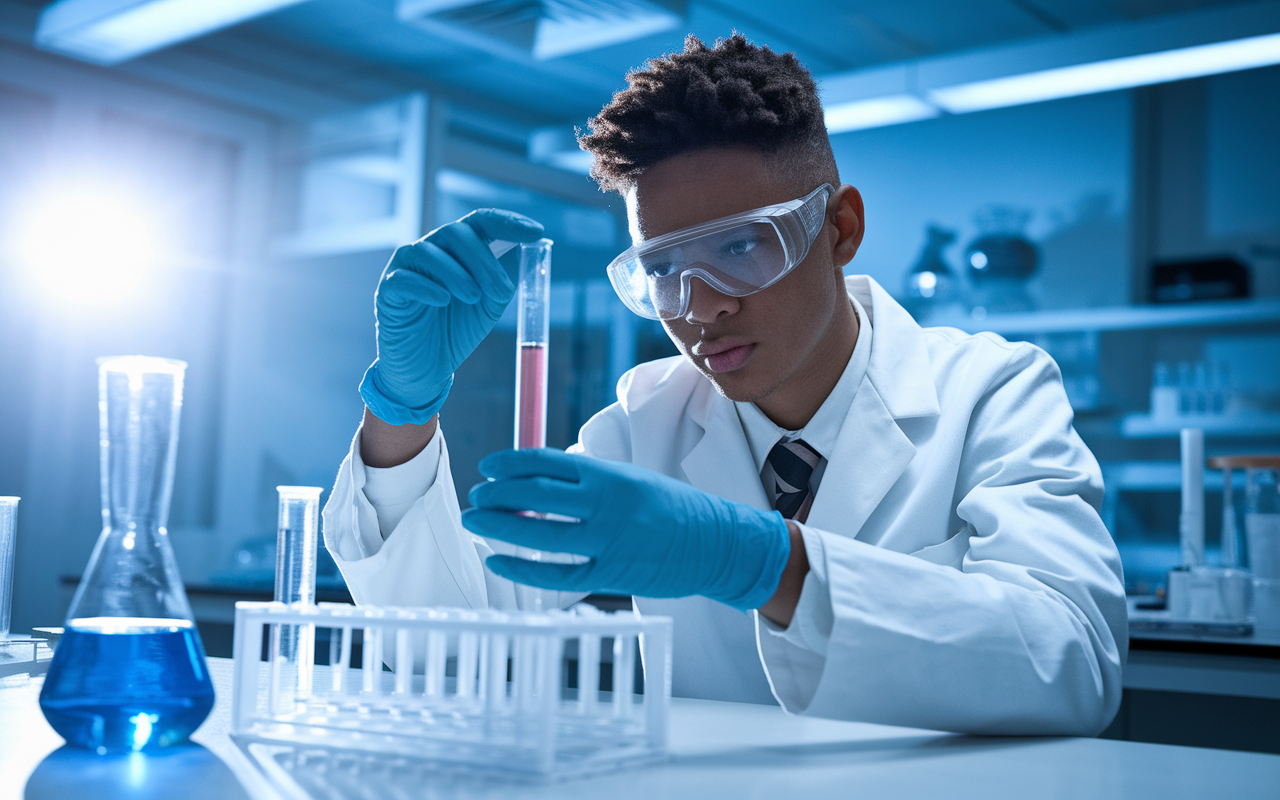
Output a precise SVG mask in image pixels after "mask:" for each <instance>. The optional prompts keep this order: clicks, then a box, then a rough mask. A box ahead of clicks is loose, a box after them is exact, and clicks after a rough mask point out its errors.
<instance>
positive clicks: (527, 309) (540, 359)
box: [515, 239, 552, 449]
mask: <svg viewBox="0 0 1280 800" xmlns="http://www.w3.org/2000/svg"><path fill="white" fill-rule="evenodd" d="M551 244H552V242H551V240H550V239H539V240H538V241H536V242H531V243H528V244H522V245H520V280H519V289H518V292H519V293H518V295H517V298H516V304H517V309H516V310H517V314H518V316H517V317H516V429H515V439H516V449H521V448H526V447H546V446H547V344H548V338H549V334H550V330H551V313H550V300H551Z"/></svg>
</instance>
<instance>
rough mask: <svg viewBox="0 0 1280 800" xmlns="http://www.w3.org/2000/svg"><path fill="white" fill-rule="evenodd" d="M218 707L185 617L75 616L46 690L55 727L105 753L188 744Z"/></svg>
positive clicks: (45, 707)
mask: <svg viewBox="0 0 1280 800" xmlns="http://www.w3.org/2000/svg"><path fill="white" fill-rule="evenodd" d="M212 708H213V684H212V683H211V682H210V680H209V671H208V668H207V666H206V664H205V656H204V647H203V646H202V645H201V643H200V636H199V634H198V633H197V632H196V629H195V626H194V625H193V624H192V623H191V622H190V621H189V620H185V619H147V618H132V617H97V618H90V619H75V620H71V621H70V623H68V625H67V631H66V633H65V634H63V636H62V639H61V640H60V641H59V642H58V646H57V649H56V650H55V651H54V657H53V663H52V664H50V665H49V674H48V676H47V677H46V678H45V681H44V688H43V689H42V690H41V692H40V709H41V710H42V711H43V712H44V716H45V719H47V720H48V721H49V724H50V725H52V726H53V729H54V730H55V731H57V732H58V733H59V735H61V736H62V738H64V739H66V740H67V742H68V743H70V744H74V745H79V746H81V747H87V748H90V749H92V750H97V751H98V752H100V753H104V752H120V751H131V750H150V749H153V748H157V747H165V746H168V745H173V744H178V743H180V742H183V741H185V740H186V739H187V738H188V737H189V736H191V734H192V733H194V732H195V729H196V728H198V727H199V726H200V723H201V722H203V721H204V718H205V717H206V716H208V715H209V711H210V709H212Z"/></svg>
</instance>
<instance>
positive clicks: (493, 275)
mask: <svg viewBox="0 0 1280 800" xmlns="http://www.w3.org/2000/svg"><path fill="white" fill-rule="evenodd" d="M541 236H542V225H540V224H538V223H537V222H534V221H533V220H531V219H529V218H528V217H526V216H523V215H521V214H516V213H515V212H512V211H502V210H499V209H495V208H486V209H481V210H479V211H473V212H471V213H470V214H468V215H466V216H465V217H463V218H462V219H460V220H458V221H457V222H451V223H449V224H448V225H444V226H442V227H440V228H436V229H435V230H434V231H432V232H431V233H428V234H427V235H426V236H424V237H422V239H420V240H418V241H417V242H414V243H413V244H411V245H405V246H403V247H400V248H397V250H396V252H395V254H394V255H392V256H391V261H390V262H388V263H387V266H386V269H384V270H383V271H382V279H381V281H379V283H378V290H377V294H376V295H375V296H374V311H375V314H376V317H377V327H378V358H377V360H375V361H374V362H373V365H372V366H370V367H369V369H368V370H367V371H366V372H365V374H364V380H363V381H362V382H361V383H360V395H361V397H363V398H364V402H365V405H366V406H368V407H369V410H370V411H372V412H373V414H374V416H376V417H378V419H381V420H382V421H384V422H388V423H390V424H392V425H406V424H409V423H416V424H422V423H425V422H427V421H428V420H430V419H431V417H433V416H435V414H436V412H437V411H439V410H440V407H441V406H442V405H444V400H445V398H446V397H448V396H449V388H450V387H451V386H452V385H453V371H454V370H456V369H457V368H458V365H460V364H461V363H462V362H463V361H465V360H466V358H467V356H469V355H471V352H472V351H473V350H475V349H476V346H477V345H479V344H480V342H481V340H483V339H484V337H485V336H487V335H488V333H489V331H490V330H492V329H493V325H494V323H496V322H497V321H498V318H499V317H501V316H502V312H503V310H504V309H505V308H506V307H507V304H508V303H510V302H511V298H512V297H513V296H514V295H515V283H514V281H512V280H511V278H510V277H509V276H508V275H507V272H506V270H505V269H503V267H502V265H501V264H499V263H498V259H497V258H495V257H494V255H493V253H492V252H490V250H489V247H488V244H489V242H492V241H496V240H499V239H501V240H505V241H509V242H532V241H534V240H536V239H538V238H539V237H541Z"/></svg>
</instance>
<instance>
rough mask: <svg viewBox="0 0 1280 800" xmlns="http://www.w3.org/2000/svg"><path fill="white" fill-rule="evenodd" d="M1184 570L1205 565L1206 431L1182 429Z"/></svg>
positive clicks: (1181, 538) (1180, 527) (1182, 543)
mask: <svg viewBox="0 0 1280 800" xmlns="http://www.w3.org/2000/svg"><path fill="white" fill-rule="evenodd" d="M1178 530H1179V534H1180V543H1181V546H1182V566H1184V567H1199V566H1203V565H1204V430H1203V429H1202V428H1183V429H1182V514H1181V515H1180V516H1179V518H1178Z"/></svg>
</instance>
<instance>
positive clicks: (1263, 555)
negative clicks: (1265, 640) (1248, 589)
mask: <svg viewBox="0 0 1280 800" xmlns="http://www.w3.org/2000/svg"><path fill="white" fill-rule="evenodd" d="M1244 532H1245V542H1246V544H1247V545H1248V548H1249V568H1250V571H1251V572H1253V616H1254V629H1255V631H1256V632H1258V633H1262V634H1267V635H1270V634H1277V633H1280V456H1254V457H1251V458H1250V459H1248V463H1247V464H1245V510H1244Z"/></svg>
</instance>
